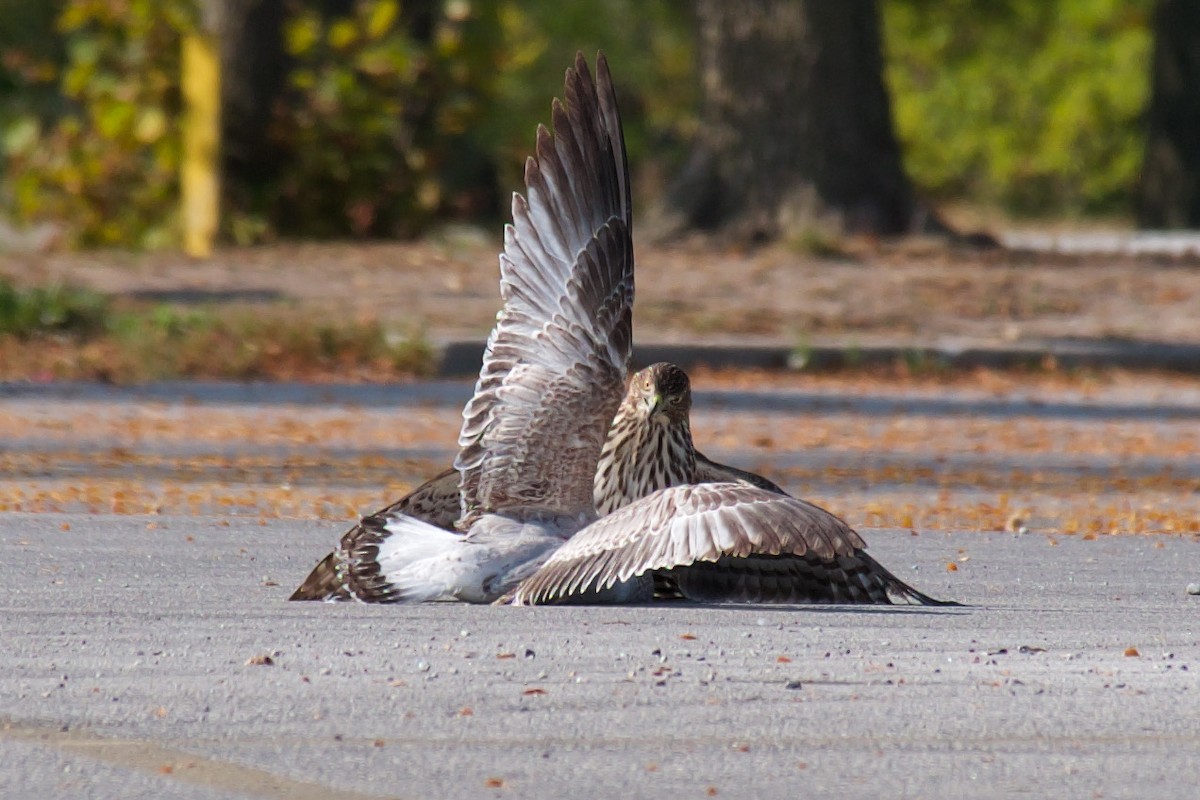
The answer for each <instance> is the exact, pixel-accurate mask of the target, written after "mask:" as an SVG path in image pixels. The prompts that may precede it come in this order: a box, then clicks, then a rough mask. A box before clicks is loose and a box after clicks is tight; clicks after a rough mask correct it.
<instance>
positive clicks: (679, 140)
mask: <svg viewBox="0 0 1200 800" xmlns="http://www.w3.org/2000/svg"><path fill="white" fill-rule="evenodd" d="M499 23H500V31H501V35H502V37H503V41H504V47H503V48H502V51H501V52H502V54H503V58H502V60H501V61H500V62H499V63H498V75H497V78H496V86H495V99H494V101H493V103H492V107H491V109H490V111H489V113H488V115H487V116H486V117H485V118H484V119H483V121H482V130H481V136H482V137H483V138H484V140H485V141H487V142H488V143H489V145H490V152H491V153H492V155H493V157H494V159H495V161H496V164H497V166H498V168H499V171H500V180H499V183H500V186H501V187H504V188H505V189H506V190H507V191H504V192H503V194H504V195H505V196H507V193H508V191H511V187H513V186H518V185H520V181H521V177H522V169H523V165H524V162H525V156H526V155H528V153H529V149H530V147H531V145H532V142H533V138H532V133H533V131H534V127H535V126H536V125H537V124H538V123H539V122H540V123H546V122H548V121H549V110H550V97H551V93H553V94H555V95H557V94H558V93H559V90H560V88H561V86H562V77H563V70H564V69H565V68H566V67H567V66H568V65H569V64H571V63H572V61H573V60H574V58H575V53H576V51H582V52H583V54H584V55H585V56H586V57H587V60H588V63H589V64H590V65H593V66H594V59H595V55H596V51H597V50H603V51H604V53H605V55H606V56H607V57H608V60H609V63H610V64H611V65H612V68H613V71H614V73H615V76H614V77H615V78H616V81H617V91H618V94H619V95H620V99H621V117H622V120H623V122H624V124H625V139H626V147H627V148H628V151H629V158H630V161H631V163H633V164H634V165H643V166H647V165H648V166H651V167H652V168H653V169H654V171H655V172H671V171H673V169H674V168H675V167H676V166H678V165H679V164H681V163H682V161H683V159H684V157H685V155H686V152H687V142H688V140H689V139H690V137H691V135H692V134H693V133H694V131H695V129H696V124H697V123H696V112H695V106H696V98H697V91H696V88H697V81H696V78H695V74H694V72H695V68H694V61H693V32H692V27H691V18H690V3H686V2H679V0H644V1H643V2H639V0H573V1H572V2H569V3H564V2H559V1H558V0H535V1H534V2H528V1H526V2H517V1H516V0H507V2H503V3H501V4H500V11H499ZM647 177H653V176H647ZM639 184H642V185H641V187H640V188H643V189H644V188H645V186H644V184H645V181H642V182H639Z"/></svg>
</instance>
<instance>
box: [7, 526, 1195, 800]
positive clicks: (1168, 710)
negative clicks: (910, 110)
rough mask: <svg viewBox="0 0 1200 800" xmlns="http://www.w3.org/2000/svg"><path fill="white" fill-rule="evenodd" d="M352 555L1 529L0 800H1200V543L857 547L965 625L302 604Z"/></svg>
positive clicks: (250, 539) (816, 612)
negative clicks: (300, 595) (328, 562)
mask: <svg viewBox="0 0 1200 800" xmlns="http://www.w3.org/2000/svg"><path fill="white" fill-rule="evenodd" d="M342 527H343V526H342V524H340V523H337V522H329V521H326V522H298V521H288V520H258V519H254V518H239V517H215V516H212V517H164V516H110V515H102V514H100V515H76V514H27V513H8V514H3V515H0V582H2V585H3V586H4V587H5V589H6V591H5V592H4V596H3V599H0V608H2V612H0V642H3V647H0V797H5V798H10V797H11V798H22V797H81V798H82V797H95V798H117V797H120V798H140V797H146V798H151V797H153V798H175V797H179V798H246V797H254V798H299V799H300V800H307V798H328V797H339V798H350V799H351V800H356V799H357V798H377V797H378V798H383V797H398V798H427V797H454V798H472V797H500V798H503V797H562V796H564V795H566V796H570V795H575V796H587V797H622V798H624V797H710V796H724V797H797V796H806V797H818V798H819V797H833V796H837V797H840V798H855V797H864V798H865V797H872V798H876V797H913V798H917V797H920V798H964V797H1006V796H1031V797H1048V796H1053V797H1080V798H1094V797H1104V798H1120V797H1137V798H1156V797H1162V798H1179V797H1185V796H1192V795H1194V794H1195V791H1196V786H1197V779H1198V777H1200V597H1196V596H1190V595H1188V594H1187V591H1186V587H1187V585H1188V584H1189V583H1191V582H1195V581H1197V580H1200V543H1198V542H1197V541H1196V540H1195V538H1194V537H1190V536H1162V535H1159V536H1154V535H1149V536H1120V537H1109V536H1101V537H1097V538H1094V539H1084V538H1082V537H1078V536H1076V537H1065V536H1057V537H1052V536H1048V535H1044V534H1025V535H1016V534H1007V533H996V534H981V533H969V534H968V533H930V532H923V533H921V534H920V535H913V534H912V533H910V532H909V531H883V530H870V531H867V532H866V536H867V539H868V543H869V546H870V550H871V552H873V553H874V554H875V556H876V557H877V558H878V559H879V560H880V561H882V562H883V563H884V564H885V565H887V566H889V567H890V568H891V569H892V570H893V571H895V572H896V573H897V574H899V575H900V576H901V577H903V578H904V579H905V580H907V581H909V582H911V583H912V584H913V585H915V586H917V587H918V588H920V589H921V590H922V591H925V592H927V593H930V594H932V595H935V596H938V597H943V598H952V599H956V600H959V601H962V602H964V603H966V604H967V606H966V607H963V608H932V609H931V608H915V607H895V608H893V607H785V608H777V607H717V606H696V605H659V606H644V607H621V608H535V609H524V608H499V607H469V606H460V605H450V604H438V605H429V606H421V607H398V606H384V607H370V606H363V605H356V604H314V603H288V602H286V601H285V598H286V597H287V595H288V594H289V593H290V592H291V590H292V589H293V588H294V587H295V585H296V584H297V583H298V582H299V581H300V580H301V579H302V578H303V577H304V575H305V574H306V572H307V570H308V569H309V568H310V567H311V566H312V565H313V563H315V561H316V560H317V559H318V558H319V557H320V556H321V555H322V554H323V553H324V552H325V551H326V550H327V549H328V547H329V546H330V545H331V544H332V543H333V541H334V540H335V539H336V537H337V535H338V534H339V533H340V532H341V529H342ZM950 565H953V568H951V567H950Z"/></svg>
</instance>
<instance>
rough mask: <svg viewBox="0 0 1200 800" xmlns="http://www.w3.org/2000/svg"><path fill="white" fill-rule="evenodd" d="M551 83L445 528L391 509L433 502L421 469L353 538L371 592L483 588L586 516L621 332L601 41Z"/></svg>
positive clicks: (476, 596)
mask: <svg viewBox="0 0 1200 800" xmlns="http://www.w3.org/2000/svg"><path fill="white" fill-rule="evenodd" d="M564 91H565V104H564V103H560V102H559V101H557V100H556V101H555V102H554V104H553V106H552V118H553V128H554V132H553V134H551V133H550V131H549V130H547V129H546V128H544V127H540V126H539V128H538V132H537V144H536V150H535V153H536V155H535V156H534V157H533V158H530V159H528V160H527V161H526V164H525V187H526V196H525V197H522V196H521V195H519V194H517V195H514V196H513V201H512V216H513V221H512V224H511V225H508V226H506V228H505V231H504V252H503V253H502V254H501V256H500V295H501V299H502V300H503V307H502V308H501V310H500V312H499V313H498V314H497V318H496V325H495V327H494V328H493V330H492V333H491V335H490V336H489V337H488V343H487V348H486V350H485V352H484V359H483V365H482V368H481V369H480V373H479V380H478V382H477V383H476V385H475V393H474V396H473V397H472V398H471V400H470V401H469V402H468V403H467V405H466V407H465V408H464V409H463V425H462V429H461V432H460V434H459V452H458V456H457V457H456V459H455V464H454V466H455V470H456V472H457V474H458V485H457V487H456V492H455V495H456V496H457V500H458V506H459V508H458V512H457V514H455V515H454V516H455V520H454V528H453V529H451V530H447V529H446V528H445V527H439V525H438V524H431V523H430V522H427V521H425V520H423V519H420V518H418V517H417V516H411V515H410V514H407V513H403V512H405V511H409V512H412V513H424V514H428V513H429V509H430V508H432V507H434V506H436V505H437V503H438V501H439V498H440V497H441V496H442V490H441V489H439V488H438V487H439V484H438V481H437V480H436V479H435V481H434V483H433V484H432V485H429V484H427V485H426V486H427V491H426V492H424V493H422V492H421V491H420V490H419V491H418V492H417V493H416V495H417V496H416V497H413V498H412V499H411V500H410V499H407V498H406V500H402V501H401V502H400V503H399V504H397V506H398V507H399V509H398V510H396V511H393V512H391V513H390V514H388V515H387V518H386V521H385V522H383V524H382V526H381V527H382V529H383V530H382V531H380V532H379V534H378V535H376V536H374V537H373V538H374V539H375V541H374V542H372V543H370V544H369V545H363V547H364V548H367V547H369V548H370V552H371V557H372V561H373V563H372V564H371V565H370V566H368V567H366V571H365V573H364V574H363V575H362V576H361V577H363V578H364V580H363V581H360V584H361V583H365V585H366V586H368V587H370V588H369V589H368V591H373V592H375V594H376V595H377V598H378V599H382V600H392V601H399V602H416V601H426V600H439V599H458V600H466V601H470V602H490V601H492V600H495V599H496V598H497V597H499V596H501V595H502V594H504V593H505V592H507V591H509V590H510V589H512V588H514V587H515V586H516V584H517V583H518V582H519V581H520V579H521V578H523V577H525V576H526V575H528V574H530V573H531V572H532V571H533V570H534V569H536V567H537V566H538V564H540V563H541V561H542V560H544V559H545V557H546V556H548V555H549V554H550V553H551V552H553V550H555V549H556V548H557V547H558V546H560V545H561V544H562V543H563V541H565V540H566V539H567V538H568V537H569V536H570V535H571V534H573V533H575V532H576V531H577V530H579V529H581V528H583V527H584V526H585V525H586V524H587V523H589V522H591V521H592V520H593V519H595V516H596V513H595V503H594V502H593V499H592V480H593V477H594V475H595V471H596V463H597V461H598V460H599V458H600V450H601V448H602V447H603V445H604V440H605V434H606V433H607V431H608V426H609V423H610V422H611V421H612V418H613V414H614V412H615V411H616V408H617V405H618V404H619V403H620V399H621V393H622V390H623V388H624V381H625V375H626V373H627V370H628V365H629V357H630V351H631V348H632V324H633V323H632V309H633V242H632V238H631V229H632V214H631V206H630V199H629V175H628V168H627V166H626V159H625V144H624V138H623V134H622V131H621V121H620V116H619V112H618V109H617V104H616V94H615V92H614V90H613V85H612V78H611V75H610V74H609V71H608V65H607V63H606V61H605V59H604V57H603V56H602V55H601V56H599V57H598V59H597V63H596V80H595V81H593V80H592V77H591V74H590V73H589V71H588V67H587V63H586V61H585V60H584V59H583V56H582V54H580V55H578V56H577V57H576V60H575V66H574V68H572V69H569V70H567V76H566V82H565V90H564ZM427 500H428V501H429V502H428V503H427V502H426V501H427ZM406 501H407V502H406ZM447 516H448V515H447ZM445 521H446V517H439V518H438V519H437V522H438V523H444V522H445ZM367 530H369V528H368V529H367ZM355 558H357V556H356V555H354V554H350V559H351V560H353V559H355ZM359 566H361V565H360V564H349V565H348V569H347V570H346V572H347V573H348V574H350V575H353V574H354V572H355V570H356V568H357V567H359ZM318 569H320V567H318ZM335 569H336V554H335ZM306 585H307V582H306ZM303 591H304V587H301V589H300V590H299V591H298V592H297V595H299V594H300V593H301V592H303Z"/></svg>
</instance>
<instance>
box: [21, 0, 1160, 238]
mask: <svg viewBox="0 0 1200 800" xmlns="http://www.w3.org/2000/svg"><path fill="white" fill-rule="evenodd" d="M320 5H321V4H317V3H305V2H298V3H295V4H292V5H290V6H289V8H291V9H292V11H291V12H290V13H291V17H290V19H289V21H288V22H287V25H286V28H285V30H284V32H283V34H284V41H285V45H286V48H287V51H288V53H289V55H290V57H291V58H292V59H293V61H294V70H293V72H292V73H291V75H290V76H289V85H288V90H287V92H286V93H285V96H284V97H282V98H280V101H279V102H278V103H277V105H276V117H275V122H274V124H273V125H272V126H271V129H270V132H271V135H272V137H273V141H274V143H275V145H276V147H277V151H278V152H279V153H280V154H281V163H283V164H284V165H285V166H284V168H283V170H282V172H281V173H280V174H279V175H278V177H277V178H275V179H272V180H269V181H266V182H262V181H260V182H259V183H257V184H256V185H255V186H253V187H249V188H248V189H247V188H246V187H242V189H243V190H241V191H235V192H231V193H230V195H229V197H228V198H227V199H229V200H231V201H232V202H233V203H235V204H234V205H227V206H226V208H225V209H224V214H225V220H226V229H227V231H229V232H231V233H232V234H233V236H234V238H236V239H237V240H239V241H252V240H257V239H261V238H264V237H269V236H271V235H275V234H283V235H300V236H344V235H356V236H375V235H387V236H393V235H402V236H407V235H414V234H417V233H420V232H421V231H422V230H424V229H426V227H427V226H428V225H429V224H430V223H431V222H432V221H434V220H436V219H439V218H445V217H471V218H475V219H479V218H484V217H489V216H493V215H495V214H496V212H497V211H499V209H500V206H501V202H498V201H502V200H503V198H505V197H507V195H508V192H509V191H510V190H511V189H512V188H513V187H514V186H516V185H518V184H519V181H520V178H521V165H522V163H523V160H524V156H525V155H526V154H527V153H528V152H529V148H530V145H531V142H532V132H533V129H534V125H535V124H537V123H538V122H545V121H546V120H547V118H548V113H547V112H548V102H547V101H548V96H549V94H550V93H551V92H553V91H555V90H556V89H557V88H558V87H559V86H560V85H561V76H562V71H563V68H564V66H565V65H567V64H568V63H570V60H571V59H572V57H573V56H574V53H575V51H576V50H577V49H578V50H583V51H584V53H585V54H586V55H587V56H588V59H589V62H590V61H591V59H592V56H593V55H594V53H595V51H596V50H597V49H603V50H604V51H605V52H606V53H607V55H608V57H609V59H610V61H611V62H612V63H613V65H614V68H615V69H616V73H617V74H616V77H617V81H618V84H619V85H618V89H619V92H620V96H621V103H622V112H623V116H624V118H625V123H626V134H627V140H628V142H627V143H628V148H629V153H630V160H631V162H632V163H633V165H634V167H635V168H636V169H638V170H639V172H640V175H639V178H640V179H639V180H638V181H637V182H636V185H637V186H638V187H639V189H640V190H641V191H643V192H645V191H651V192H653V191H656V190H658V189H661V185H662V183H663V181H664V179H665V178H664V176H669V175H671V174H673V173H674V172H675V170H676V169H677V168H678V166H679V165H680V164H681V163H682V160H683V158H684V156H685V155H686V153H687V142H688V140H689V138H690V136H691V134H692V133H693V132H694V130H695V127H696V124H697V112H696V99H697V98H696V78H695V75H694V68H695V67H694V56H693V31H692V25H691V20H690V19H689V7H690V4H689V3H688V2H680V0H645V1H644V2H638V0H573V2H569V3H563V2H560V0H495V2H488V1H487V0H440V1H439V0H425V1H424V2H417V1H416V0H408V1H405V0H357V2H355V3H354V4H353V5H352V8H351V11H350V12H349V13H348V14H346V15H344V16H328V15H322V14H321V13H319V12H318V11H314V10H313V9H314V8H315V7H318V6H320ZM329 5H332V4H326V6H327V7H328V6H329ZM1152 5H1153V0H989V2H982V1H981V0H885V2H883V3H881V4H880V7H881V9H882V12H883V16H884V32H885V43H886V46H887V50H888V52H887V56H888V60H887V79H888V83H889V85H890V88H891V94H892V102H893V111H894V115H895V122H896V127H897V133H898V135H899V136H900V138H901V140H902V142H903V144H904V149H905V161H906V166H907V167H908V169H909V172H910V173H911V174H912V176H913V178H914V180H915V181H916V183H917V184H918V186H920V187H921V188H922V189H923V190H926V191H928V192H930V193H931V194H933V195H934V196H935V197H937V198H940V199H948V198H969V199H971V200H973V201H976V202H982V203H987V204H998V205H1002V206H1004V207H1005V208H1007V209H1009V210H1011V211H1016V212H1021V213H1029V214H1036V213H1063V212H1070V213H1091V212H1102V213H1107V212H1111V211H1114V210H1121V209H1123V208H1124V207H1125V205H1126V204H1127V200H1128V197H1129V194H1130V189H1131V187H1132V186H1133V184H1134V181H1135V179H1136V174H1137V170H1138V168H1139V165H1140V161H1141V156H1142V133H1141V130H1140V116H1141V115H1142V113H1143V110H1144V108H1145V104H1146V101H1147V99H1148V98H1147V95H1148V84H1149V54H1150V47H1151V34H1150V30H1149V14H1150V10H1151V7H1152ZM195 6H196V0H121V2H110V0H46V2H33V3H31V2H28V0H0V158H3V159H4V161H5V164H4V170H5V175H4V183H3V186H2V187H0V202H3V203H4V204H5V205H8V206H9V207H10V208H11V213H13V214H15V215H16V216H17V218H18V219H20V220H27V221H33V220H40V219H51V220H54V221H56V222H59V223H61V224H64V225H65V233H66V235H67V237H68V240H69V241H70V242H71V243H73V244H76V245H84V246H87V245H121V246H134V247H159V246H164V245H168V244H173V243H174V242H175V241H176V239H177V230H176V216H177V204H178V184H179V179H178V174H179V162H180V136H179V130H178V123H179V120H180V96H179V74H178V73H179V43H180V39H181V37H182V35H183V34H185V33H187V32H189V31H191V30H193V29H194V26H195ZM424 13H428V14H430V15H431V18H430V19H429V20H427V21H428V23H429V24H418V22H417V21H416V19H417V18H418V17H421V15H422V14H424ZM422 19H423V18H422ZM52 25H57V34H56V35H51V33H52V32H51V31H50V30H49V29H50V27H51V26H52ZM227 177H228V178H229V179H230V184H231V185H232V183H233V182H234V181H236V179H237V176H227Z"/></svg>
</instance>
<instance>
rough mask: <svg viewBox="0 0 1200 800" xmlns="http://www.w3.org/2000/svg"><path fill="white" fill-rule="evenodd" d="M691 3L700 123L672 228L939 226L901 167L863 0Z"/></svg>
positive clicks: (769, 231)
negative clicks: (696, 33)
mask: <svg viewBox="0 0 1200 800" xmlns="http://www.w3.org/2000/svg"><path fill="white" fill-rule="evenodd" d="M696 10H697V18H698V20H697V21H698V28H699V47H698V51H699V62H700V79H701V94H702V97H703V100H702V109H701V122H702V126H701V130H700V132H699V134H698V137H697V141H696V142H695V144H694V149H693V152H692V156H691V158H690V160H689V162H688V164H687V165H686V166H685V168H684V170H683V172H682V174H681V175H680V176H679V178H678V179H677V181H676V183H675V185H674V186H673V187H672V189H671V191H670V193H669V198H668V203H669V205H670V206H671V208H670V209H669V210H668V213H673V214H677V215H678V217H676V218H675V219H673V220H672V223H674V227H676V228H678V227H684V228H700V229H705V230H720V231H722V232H724V233H729V234H732V235H733V236H734V237H735V238H739V239H749V240H764V239H773V238H777V237H779V236H781V235H797V234H801V233H803V232H805V231H807V230H813V229H821V230H826V231H830V230H831V231H834V232H869V233H878V234H895V233H903V232H907V231H913V230H931V229H936V230H944V228H942V227H941V226H940V223H939V222H937V221H936V220H935V219H934V218H932V217H931V216H930V215H928V214H927V213H923V210H922V206H921V205H920V204H918V202H917V201H916V198H915V195H914V192H913V188H912V185H911V183H910V182H909V179H908V176H907V175H906V174H905V172H904V168H903V166H902V164H901V159H900V148H899V146H898V145H897V143H896V137H895V134H894V133H893V131H892V118H891V105H890V102H889V99H888V94H887V90H886V89H885V88H884V85H883V75H882V70H883V57H882V42H881V36H880V29H879V25H880V22H879V9H878V7H877V6H876V3H875V0H840V1H839V2H830V1H829V0H748V1H747V2H739V3H730V2H726V0H697V3H696ZM669 224H670V223H669Z"/></svg>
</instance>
